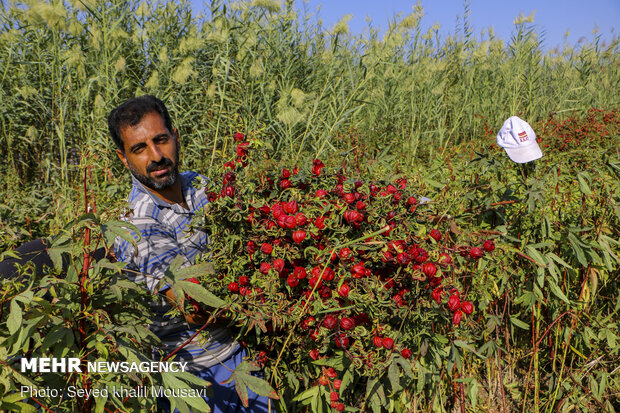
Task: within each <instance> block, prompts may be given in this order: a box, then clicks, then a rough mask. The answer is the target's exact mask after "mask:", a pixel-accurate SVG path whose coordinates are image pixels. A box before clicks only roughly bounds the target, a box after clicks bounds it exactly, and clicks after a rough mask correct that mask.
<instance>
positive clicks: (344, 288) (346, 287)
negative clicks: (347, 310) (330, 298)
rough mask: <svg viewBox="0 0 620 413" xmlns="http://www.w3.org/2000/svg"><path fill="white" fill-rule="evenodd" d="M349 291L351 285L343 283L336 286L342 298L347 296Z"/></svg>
mask: <svg viewBox="0 0 620 413" xmlns="http://www.w3.org/2000/svg"><path fill="white" fill-rule="evenodd" d="M350 291H351V287H349V285H348V284H346V283H344V284H342V285H341V286H340V287H338V295H339V296H341V297H342V298H347V297H348V296H349V292H350Z"/></svg>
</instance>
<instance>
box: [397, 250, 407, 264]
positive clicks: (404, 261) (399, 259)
mask: <svg viewBox="0 0 620 413" xmlns="http://www.w3.org/2000/svg"><path fill="white" fill-rule="evenodd" d="M409 261H410V258H409V255H408V254H407V253H405V252H401V253H399V254H398V255H397V256H396V262H398V263H399V264H400V265H407V264H409Z"/></svg>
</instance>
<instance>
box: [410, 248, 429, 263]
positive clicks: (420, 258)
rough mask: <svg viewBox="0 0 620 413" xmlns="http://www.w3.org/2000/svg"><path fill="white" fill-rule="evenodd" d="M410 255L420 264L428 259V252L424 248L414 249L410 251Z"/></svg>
mask: <svg viewBox="0 0 620 413" xmlns="http://www.w3.org/2000/svg"><path fill="white" fill-rule="evenodd" d="M409 255H411V256H412V257H413V259H414V260H415V261H416V262H418V263H420V264H421V263H423V262H424V261H426V260H427V259H428V252H426V250H425V249H423V248H414V249H412V250H410V251H409Z"/></svg>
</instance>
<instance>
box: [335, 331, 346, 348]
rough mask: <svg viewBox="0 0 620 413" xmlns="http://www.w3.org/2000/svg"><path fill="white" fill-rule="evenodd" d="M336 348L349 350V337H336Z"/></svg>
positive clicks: (342, 335)
mask: <svg viewBox="0 0 620 413" xmlns="http://www.w3.org/2000/svg"><path fill="white" fill-rule="evenodd" d="M336 347H340V348H347V347H349V337H347V336H346V335H344V334H340V335H338V336H336Z"/></svg>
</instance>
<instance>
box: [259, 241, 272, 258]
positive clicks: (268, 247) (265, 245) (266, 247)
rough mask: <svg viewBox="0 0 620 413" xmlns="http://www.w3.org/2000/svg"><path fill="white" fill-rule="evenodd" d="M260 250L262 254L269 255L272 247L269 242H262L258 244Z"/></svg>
mask: <svg viewBox="0 0 620 413" xmlns="http://www.w3.org/2000/svg"><path fill="white" fill-rule="evenodd" d="M260 250H261V252H262V253H263V254H266V255H270V254H271V253H272V251H273V247H272V246H271V244H268V243H266V242H264V243H263V245H261V246H260Z"/></svg>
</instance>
